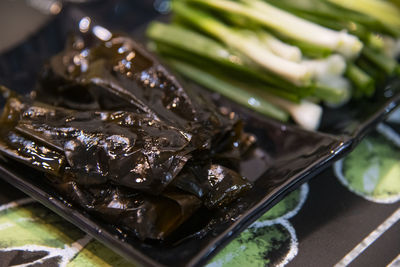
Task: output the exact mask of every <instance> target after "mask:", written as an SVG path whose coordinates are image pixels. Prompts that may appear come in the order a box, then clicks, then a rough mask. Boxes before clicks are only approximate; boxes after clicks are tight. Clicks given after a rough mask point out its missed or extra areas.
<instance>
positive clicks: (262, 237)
mask: <svg viewBox="0 0 400 267" xmlns="http://www.w3.org/2000/svg"><path fill="white" fill-rule="evenodd" d="M308 191H309V188H308V185H307V184H305V185H303V186H302V187H301V188H300V189H299V190H297V191H294V192H292V193H291V194H289V195H288V196H287V197H286V198H285V199H283V200H282V201H281V202H279V203H278V204H277V205H275V206H274V207H273V208H272V209H271V210H269V211H268V212H267V213H265V214H264V215H263V216H262V217H261V218H260V219H259V220H258V221H256V222H255V223H253V224H252V225H251V226H250V227H249V228H248V229H247V230H245V231H244V232H242V233H241V234H240V235H239V237H237V238H236V239H234V240H233V241H232V242H231V243H229V244H228V246H226V247H225V248H224V249H223V250H222V251H221V252H220V253H219V254H217V256H215V257H214V259H212V261H211V262H210V263H209V264H208V265H207V267H223V266H229V267H236V266H238V267H243V266H285V265H286V264H287V263H288V262H290V261H291V260H292V259H293V258H294V257H295V256H296V255H297V252H298V243H297V237H296V232H295V230H294V228H293V226H292V225H291V223H290V222H289V219H290V218H291V217H293V216H295V215H296V214H297V213H298V212H299V211H300V209H301V207H302V206H303V204H304V202H305V200H306V198H307V195H308Z"/></svg>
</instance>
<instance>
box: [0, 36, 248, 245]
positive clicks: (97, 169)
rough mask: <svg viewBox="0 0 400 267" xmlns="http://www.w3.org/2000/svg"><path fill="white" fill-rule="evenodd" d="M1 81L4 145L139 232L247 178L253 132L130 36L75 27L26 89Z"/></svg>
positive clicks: (152, 231) (182, 217)
mask: <svg viewBox="0 0 400 267" xmlns="http://www.w3.org/2000/svg"><path fill="white" fill-rule="evenodd" d="M0 89H1V92H2V93H3V95H4V96H5V97H6V98H7V103H6V105H5V107H4V109H3V112H2V115H1V117H0V129H1V130H0V154H1V155H3V156H5V157H7V158H8V159H13V160H16V161H19V162H22V163H24V164H26V165H28V166H31V167H33V168H36V169H38V170H39V171H41V172H43V173H45V174H46V177H47V179H45V181H47V182H48V183H49V184H50V185H52V186H53V187H54V188H55V189H56V190H57V191H58V192H59V193H60V195H62V196H63V198H65V199H67V200H69V201H71V203H74V204H75V205H77V206H80V207H81V208H82V209H84V210H86V211H87V212H89V213H90V214H92V215H94V216H98V217H99V218H102V219H103V220H104V221H106V222H108V223H111V224H113V225H116V226H117V227H119V228H120V229H125V231H128V232H129V233H132V234H133V235H135V236H136V237H138V238H140V239H142V240H145V239H165V238H166V237H168V235H170V234H171V233H172V232H174V231H175V230H176V229H178V228H179V226H180V225H181V224H182V223H184V222H185V221H186V220H187V219H188V218H190V217H191V216H192V215H193V213H195V212H196V211H197V210H198V209H199V208H201V207H203V208H202V209H204V207H206V208H208V209H216V208H219V207H222V206H225V205H228V204H229V203H230V202H231V201H233V200H235V199H237V198H238V197H240V196H241V195H242V194H244V193H245V192H246V191H248V190H249V189H250V188H251V187H252V184H251V183H250V182H249V181H248V180H247V179H246V178H245V177H243V176H242V175H240V167H239V166H240V165H241V164H240V163H241V161H242V159H243V157H244V155H245V154H246V153H247V152H248V151H249V150H250V149H251V147H253V145H254V143H255V138H254V136H252V135H250V134H246V133H244V131H243V123H242V122H241V121H240V119H239V118H238V117H237V116H236V115H235V113H233V112H230V111H229V110H227V109H221V110H222V111H221V110H219V109H217V108H216V107H215V105H214V104H213V103H212V102H211V101H210V100H208V99H207V98H205V97H204V96H201V95H199V94H198V93H197V92H195V91H191V90H190V89H189V88H185V87H183V86H182V85H181V84H180V82H178V81H177V80H176V79H175V78H174V77H173V76H172V75H171V74H170V73H169V72H168V71H167V70H166V69H165V68H164V67H163V66H162V65H161V64H160V63H158V62H157V60H156V59H155V58H153V57H152V56H151V55H150V54H149V53H148V52H146V51H145V50H144V49H143V48H142V47H141V46H140V45H139V44H137V43H136V42H135V41H133V40H131V39H129V38H128V37H125V36H122V35H112V34H111V35H110V36H108V37H107V38H106V39H104V38H103V39H102V38H99V37H98V36H96V34H95V33H93V32H92V31H89V32H88V33H85V34H82V35H81V36H75V37H73V38H71V39H70V40H69V42H68V43H67V47H66V48H65V50H64V51H62V52H61V53H60V54H58V55H56V56H54V57H53V58H51V59H50V61H49V62H48V64H47V65H46V66H45V67H44V70H43V72H42V75H41V77H40V79H39V83H38V86H37V90H36V91H34V93H32V94H31V97H23V96H18V95H16V94H15V93H11V91H9V90H8V89H6V88H4V87H1V88H0ZM253 179H254V177H253Z"/></svg>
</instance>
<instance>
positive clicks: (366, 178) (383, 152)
mask: <svg viewBox="0 0 400 267" xmlns="http://www.w3.org/2000/svg"><path fill="white" fill-rule="evenodd" d="M377 132H378V133H379V134H375V135H371V136H368V137H366V138H365V139H364V140H363V141H362V142H361V143H360V144H359V145H358V146H357V147H356V148H355V149H354V151H353V152H352V153H350V154H349V155H348V156H347V157H346V158H344V159H343V160H340V161H338V162H337V163H335V165H334V171H335V174H336V176H337V177H338V179H339V181H340V182H341V183H342V184H343V185H344V186H346V187H347V188H348V189H349V190H351V191H352V192H354V193H355V194H357V195H360V196H362V197H363V198H365V199H367V200H369V201H373V202H378V203H394V202H397V201H399V200H400V141H399V140H400V135H399V134H398V133H397V132H395V131H394V130H393V129H392V128H391V127H389V126H388V125H386V124H383V123H382V124H380V125H379V126H378V128H377Z"/></svg>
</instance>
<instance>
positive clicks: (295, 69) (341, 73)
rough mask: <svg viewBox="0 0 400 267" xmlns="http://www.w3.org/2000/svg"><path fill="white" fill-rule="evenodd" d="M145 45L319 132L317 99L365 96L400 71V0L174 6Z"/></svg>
mask: <svg viewBox="0 0 400 267" xmlns="http://www.w3.org/2000/svg"><path fill="white" fill-rule="evenodd" d="M172 11H173V18H172V21H171V23H169V24H164V23H160V22H154V23H152V24H151V25H150V26H149V28H148V31H147V34H148V36H149V38H150V39H151V40H152V43H151V46H150V47H151V48H152V49H153V50H155V51H156V52H157V53H159V54H160V55H161V56H162V57H163V58H164V59H165V60H166V61H167V62H168V63H169V64H170V65H171V66H172V67H173V68H175V69H176V70H177V71H178V72H180V73H181V74H183V75H184V76H187V77H188V78H190V79H192V80H194V81H195V82H197V83H199V84H201V85H203V86H204V87H206V88H209V89H211V90H214V91H216V92H218V93H220V94H222V95H224V96H225V97H228V98H230V99H232V100H234V101H236V102H238V103H240V104H242V105H245V106H247V107H249V108H251V109H254V110H255V111H257V112H259V113H261V114H264V115H267V116H270V117H273V118H275V119H278V120H282V121H287V120H288V119H289V118H290V117H291V118H292V119H293V120H294V121H295V122H296V123H298V124H299V125H301V126H302V127H304V128H307V129H313V130H314V129H317V128H318V125H319V122H320V118H321V114H322V108H321V106H320V104H321V103H325V104H326V105H329V106H339V105H343V104H344V103H346V102H347V101H348V100H349V99H350V98H351V97H356V98H360V97H371V96H372V95H373V94H374V91H375V84H377V83H379V82H381V81H383V80H384V79H385V78H386V77H388V76H390V75H398V74H400V67H399V64H398V62H397V60H396V59H397V57H398V56H399V55H400V1H399V0H353V1H348V0H173V1H172Z"/></svg>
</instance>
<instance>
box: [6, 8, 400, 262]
mask: <svg viewBox="0 0 400 267" xmlns="http://www.w3.org/2000/svg"><path fill="white" fill-rule="evenodd" d="M30 2H31V1H28V0H26V1H24V0H3V1H1V2H0V52H1V51H5V50H7V49H10V48H11V47H12V46H13V45H15V44H17V43H19V42H21V41H22V40H24V39H25V38H26V37H27V36H28V35H30V34H33V33H34V32H35V31H36V30H37V29H38V28H39V27H40V26H41V25H43V24H44V23H46V21H47V20H48V19H49V17H50V15H47V14H43V13H42V12H40V11H38V10H37V9H34V8H32V7H30V6H29V5H28V4H27V3H30ZM120 2H121V1H120ZM122 2H123V1H122ZM148 2H149V8H152V2H154V1H148ZM155 2H159V1H155ZM99 5H101V4H99ZM397 114H400V112H398V113H397ZM398 117H400V116H398V115H396V114H394V115H393V116H392V118H391V120H390V121H389V122H385V123H382V124H381V125H379V127H378V128H377V130H376V131H375V132H373V133H372V134H370V135H369V136H367V137H366V139H365V140H364V141H363V142H361V144H360V145H359V146H358V147H357V148H356V150H355V151H354V152H352V153H351V154H350V155H349V156H347V157H346V158H344V159H343V160H342V161H340V162H338V163H336V164H335V165H334V166H332V167H330V168H328V169H327V170H326V171H324V172H323V173H321V174H319V175H317V176H316V177H315V178H313V179H312V180H311V181H310V182H309V183H308V184H305V185H303V186H302V187H301V188H300V189H299V190H297V191H295V192H293V193H291V194H290V195H288V196H287V197H286V198H285V199H284V200H283V201H282V202H280V203H279V204H278V205H277V206H275V207H274V208H273V209H271V210H270V211H269V212H267V213H266V214H265V215H264V216H262V217H261V218H260V219H259V220H258V221H257V222H255V223H254V224H253V225H251V226H250V227H249V228H248V229H247V230H246V231H244V232H243V233H242V234H241V235H240V236H239V237H237V238H236V239H235V240H234V241H232V242H231V243H230V244H229V245H228V246H227V247H226V248H224V249H223V250H222V251H221V252H220V253H219V254H218V255H217V256H216V257H215V258H214V259H213V260H211V262H210V263H209V266H333V265H335V264H337V266H346V265H349V266H387V265H390V266H400V120H399V119H398ZM20 264H27V265H35V264H37V265H35V266H39V265H40V266H59V265H60V266H107V265H109V266H130V264H129V263H128V262H126V261H125V260H124V259H123V258H121V257H120V256H118V255H117V254H115V253H113V252H112V251H110V250H109V249H108V248H106V247H104V246H103V245H102V244H100V243H99V242H97V241H95V240H94V239H92V238H91V237H90V236H88V235H86V234H85V233H83V232H81V231H80V230H79V229H77V228H76V227H75V226H73V225H71V224H70V223H68V222H66V221H65V220H63V219H62V218H61V217H59V216H57V215H56V214H54V213H52V212H51V211H49V210H47V209H46V208H45V207H43V206H41V205H40V204H38V203H37V202H35V201H34V200H32V199H30V198H29V197H27V196H26V195H24V194H23V193H21V192H19V191H18V190H17V189H14V188H13V187H12V186H10V185H8V184H6V183H5V182H3V181H1V180H0V266H13V265H20Z"/></svg>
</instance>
